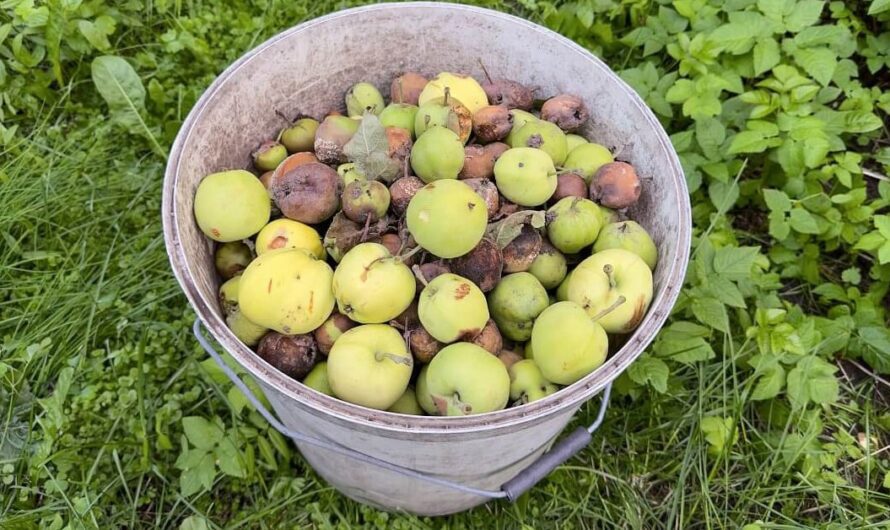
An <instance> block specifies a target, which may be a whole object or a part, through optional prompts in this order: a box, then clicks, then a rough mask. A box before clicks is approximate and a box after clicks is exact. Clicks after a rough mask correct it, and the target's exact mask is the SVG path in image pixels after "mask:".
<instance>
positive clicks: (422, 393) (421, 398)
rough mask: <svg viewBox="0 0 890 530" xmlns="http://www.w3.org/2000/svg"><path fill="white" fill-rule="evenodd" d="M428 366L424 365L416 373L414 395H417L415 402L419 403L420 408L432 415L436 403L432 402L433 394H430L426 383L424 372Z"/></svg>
mask: <svg viewBox="0 0 890 530" xmlns="http://www.w3.org/2000/svg"><path fill="white" fill-rule="evenodd" d="M429 368H430V366H429V365H426V366H424V367H423V368H421V369H420V373H418V374H417V385H416V389H415V391H414V395H415V396H416V397H417V404H418V405H420V408H421V409H423V411H424V412H426V413H427V414H432V415H434V414H436V404H435V403H433V396H432V394H430V390H429V387H428V385H427V384H426V374H427V372H428V371H429Z"/></svg>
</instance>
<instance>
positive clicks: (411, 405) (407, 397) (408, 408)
mask: <svg viewBox="0 0 890 530" xmlns="http://www.w3.org/2000/svg"><path fill="white" fill-rule="evenodd" d="M386 410H387V412H395V413H397V414H413V415H415V416H423V409H422V408H420V403H418V402H417V395H416V394H415V393H414V389H413V388H411V387H410V386H409V387H408V388H406V389H405V393H404V394H402V397H400V398H399V399H397V400H396V402H395V403H393V404H392V406H391V407H389V408H388V409H386Z"/></svg>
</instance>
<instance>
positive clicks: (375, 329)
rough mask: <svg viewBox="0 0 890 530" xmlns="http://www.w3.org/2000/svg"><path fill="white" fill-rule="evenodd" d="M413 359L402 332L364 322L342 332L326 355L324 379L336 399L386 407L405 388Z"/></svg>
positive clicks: (365, 405) (412, 365)
mask: <svg viewBox="0 0 890 530" xmlns="http://www.w3.org/2000/svg"><path fill="white" fill-rule="evenodd" d="M413 368H414V361H413V359H412V358H411V354H410V353H408V349H407V348H406V347H405V341H404V340H403V339H402V335H401V334H400V333H399V332H398V331H396V330H395V328H392V327H390V326H387V325H385V324H366V325H364V326H358V327H355V328H352V329H350V330H349V331H347V332H346V333H344V334H343V335H342V336H341V337H340V338H339V339H337V342H335V343H334V346H333V347H332V348H331V353H330V354H328V381H329V383H330V385H331V390H333V391H334V395H335V396H337V397H338V398H340V399H342V400H344V401H348V402H350V403H355V404H356V405H361V406H363V407H369V408H372V409H380V410H386V409H388V408H389V407H391V406H392V405H393V403H395V402H396V401H397V400H398V399H399V397H401V396H402V394H404V393H405V389H406V388H408V381H409V380H410V379H411V373H412V371H413Z"/></svg>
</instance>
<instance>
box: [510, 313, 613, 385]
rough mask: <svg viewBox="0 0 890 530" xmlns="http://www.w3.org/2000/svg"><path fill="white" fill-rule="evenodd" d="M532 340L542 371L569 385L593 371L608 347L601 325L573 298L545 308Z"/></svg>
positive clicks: (533, 349)
mask: <svg viewBox="0 0 890 530" xmlns="http://www.w3.org/2000/svg"><path fill="white" fill-rule="evenodd" d="M531 344H532V355H533V358H534V361H535V364H536V365H537V366H538V368H539V369H540V370H541V374H542V375H543V376H544V378H546V379H547V380H548V381H552V382H554V383H557V384H560V385H570V384H572V383H574V382H575V381H578V380H579V379H581V378H583V377H584V376H586V375H587V374H589V373H590V372H592V371H594V370H595V369H596V368H597V367H599V366H600V365H601V364H603V362H604V361H605V360H606V354H607V353H608V351H609V338H608V336H607V335H606V332H605V330H603V327H602V326H600V325H599V324H598V323H596V322H594V321H592V320H591V319H590V316H588V314H587V312H586V311H584V308H582V307H581V306H580V305H578V304H576V303H574V302H557V303H555V304H553V305H552V306H550V307H548V308H547V309H545V310H544V312H543V313H541V315H540V316H539V317H538V319H537V320H536V321H535V326H534V328H533V329H532V339H531ZM520 362H522V361H520Z"/></svg>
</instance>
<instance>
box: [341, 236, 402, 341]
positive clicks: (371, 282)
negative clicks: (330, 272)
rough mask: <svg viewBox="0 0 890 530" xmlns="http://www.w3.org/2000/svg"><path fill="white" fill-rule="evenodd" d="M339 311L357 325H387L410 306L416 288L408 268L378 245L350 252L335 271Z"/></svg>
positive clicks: (367, 244)
mask: <svg viewBox="0 0 890 530" xmlns="http://www.w3.org/2000/svg"><path fill="white" fill-rule="evenodd" d="M332 288H333V292H334V298H336V299H337V308H338V309H339V310H340V312H341V313H343V314H344V315H346V316H347V317H349V318H350V319H352V320H355V321H356V322H361V323H363V324H379V323H382V322H388V321H390V320H392V319H394V318H396V317H397V316H399V315H400V314H402V312H403V311H404V310H405V309H407V308H408V306H409V305H411V301H412V300H414V292H415V289H416V284H415V282H414V274H413V273H412V272H411V269H409V268H408V266H407V265H405V264H404V263H402V261H401V260H400V259H399V258H397V257H393V255H392V254H390V253H389V250H388V249H387V248H386V247H384V246H383V245H381V244H379V243H362V244H360V245H356V246H355V247H353V248H352V249H351V250H350V251H349V252H347V253H346V254H345V255H344V256H343V259H342V260H340V265H338V266H337V269H336V270H335V271H334V278H333V284H332Z"/></svg>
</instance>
